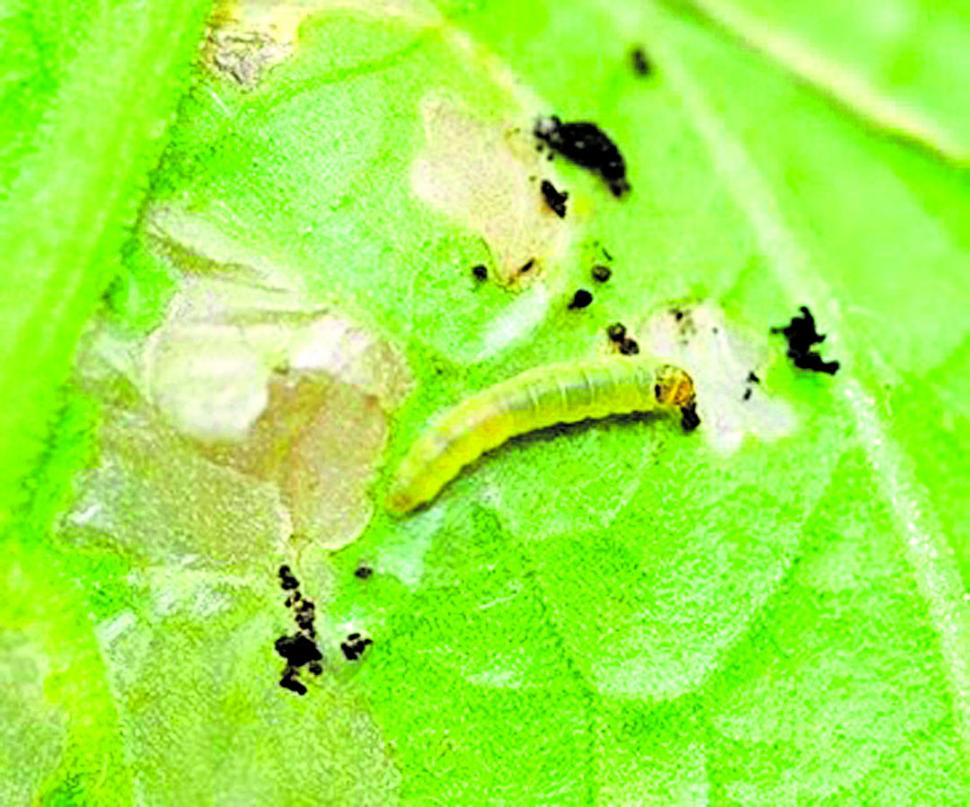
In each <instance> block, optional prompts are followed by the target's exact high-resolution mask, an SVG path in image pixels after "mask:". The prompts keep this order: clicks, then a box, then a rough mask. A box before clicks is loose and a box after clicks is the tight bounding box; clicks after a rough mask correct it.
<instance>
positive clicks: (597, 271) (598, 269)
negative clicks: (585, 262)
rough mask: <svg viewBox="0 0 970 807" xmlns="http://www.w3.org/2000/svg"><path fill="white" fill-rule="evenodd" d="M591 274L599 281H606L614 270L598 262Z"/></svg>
mask: <svg viewBox="0 0 970 807" xmlns="http://www.w3.org/2000/svg"><path fill="white" fill-rule="evenodd" d="M590 274H591V275H592V276H593V280H595V281H596V282H597V283H605V282H606V281H607V280H609V279H610V278H611V277H612V276H613V270H612V269H610V267H609V266H603V264H601V263H598V264H596V266H594V267H593V268H592V269H591V270H590Z"/></svg>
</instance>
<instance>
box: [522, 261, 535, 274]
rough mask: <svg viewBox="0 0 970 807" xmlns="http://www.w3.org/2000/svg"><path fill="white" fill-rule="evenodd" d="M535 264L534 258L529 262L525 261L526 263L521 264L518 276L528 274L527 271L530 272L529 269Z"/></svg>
mask: <svg viewBox="0 0 970 807" xmlns="http://www.w3.org/2000/svg"><path fill="white" fill-rule="evenodd" d="M535 264H536V259H535V258H529V260H527V261H526V262H525V263H524V264H522V266H521V267H520V268H519V274H520V275H524V274H525V273H526V272H528V271H529V270H530V269H531V268H532V267H533V266H535Z"/></svg>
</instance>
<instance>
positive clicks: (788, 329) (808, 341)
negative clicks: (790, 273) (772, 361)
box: [771, 305, 839, 375]
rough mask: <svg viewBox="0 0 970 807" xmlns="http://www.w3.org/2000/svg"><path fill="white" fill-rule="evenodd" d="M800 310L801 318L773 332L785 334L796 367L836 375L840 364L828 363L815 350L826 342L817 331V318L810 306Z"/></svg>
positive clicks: (798, 317) (794, 318) (795, 317)
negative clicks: (816, 346)
mask: <svg viewBox="0 0 970 807" xmlns="http://www.w3.org/2000/svg"><path fill="white" fill-rule="evenodd" d="M799 310H800V311H801V312H802V313H801V316H794V317H792V319H791V322H789V323H788V324H787V325H785V326H783V327H776V328H772V329H771V332H772V333H780V334H783V335H784V337H785V338H786V339H787V340H788V358H790V359H791V360H792V363H793V364H794V365H795V366H796V367H799V368H801V369H802V370H811V371H813V372H816V373H828V374H829V375H835V373H836V372H837V371H838V369H839V363H838V362H837V361H826V360H825V359H823V358H822V357H821V356H820V355H819V353H818V351H816V350H815V349H814V345H820V344H822V342H824V341H825V335H824V334H820V333H819V332H818V331H817V330H816V329H815V317H813V316H812V312H811V311H809V310H808V306H804V305H803V306H801V307H800V308H799Z"/></svg>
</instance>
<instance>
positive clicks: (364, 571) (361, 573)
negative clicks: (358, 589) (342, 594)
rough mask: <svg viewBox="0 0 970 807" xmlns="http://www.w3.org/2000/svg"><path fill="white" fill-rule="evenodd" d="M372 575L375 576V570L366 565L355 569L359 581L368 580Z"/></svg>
mask: <svg viewBox="0 0 970 807" xmlns="http://www.w3.org/2000/svg"><path fill="white" fill-rule="evenodd" d="M372 574H374V570H373V569H372V568H371V567H370V566H367V565H366V564H364V563H362V564H361V565H360V566H358V567H357V568H356V569H354V577H356V578H357V579H358V580H367V578H369V577H370V576H371V575H372Z"/></svg>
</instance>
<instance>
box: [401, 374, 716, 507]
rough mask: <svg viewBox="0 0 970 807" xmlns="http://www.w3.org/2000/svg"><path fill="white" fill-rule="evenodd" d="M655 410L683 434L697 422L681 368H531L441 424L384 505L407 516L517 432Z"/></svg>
mask: <svg viewBox="0 0 970 807" xmlns="http://www.w3.org/2000/svg"><path fill="white" fill-rule="evenodd" d="M656 408H661V409H673V410H679V411H680V413H681V417H682V424H683V427H684V429H685V430H688V431H689V430H691V429H693V428H695V427H696V426H697V425H698V424H699V423H700V420H699V419H698V417H697V410H696V406H695V392H694V382H693V380H692V379H691V377H690V376H689V375H688V374H687V373H686V372H685V371H684V370H681V369H680V368H679V367H674V366H673V365H670V364H662V363H659V362H656V361H652V360H650V359H644V358H642V357H637V358H636V359H623V358H619V357H615V356H614V357H611V358H609V359H600V360H597V361H589V362H586V363H579V364H575V363H571V364H556V365H550V366H548V367H538V368H535V369H532V370H527V371H526V372H524V373H521V374H520V375H517V376H515V377H513V378H510V379H508V380H507V381H503V382H501V383H499V384H496V385H495V386H492V387H489V388H488V389H486V390H483V391H482V392H480V393H478V394H477V395H473V396H472V397H471V398H468V399H466V400H465V401H462V402H461V403H459V404H458V405H457V406H455V407H453V408H452V409H449V410H447V411H446V412H445V413H444V414H442V415H441V416H440V417H439V418H437V419H436V420H435V421H434V422H433V423H432V424H431V426H430V427H429V428H428V429H427V431H425V432H424V433H423V434H422V435H421V436H420V437H419V438H418V439H417V441H415V443H414V444H413V445H412V446H411V448H410V450H409V451H408V453H407V454H406V455H405V457H404V459H403V461H402V462H401V465H400V467H399V468H398V470H397V474H396V475H395V477H394V479H393V481H392V483H391V488H390V493H389V494H388V497H387V507H388V509H389V510H390V511H391V512H393V513H398V514H404V513H408V512H410V511H411V510H414V509H415V508H416V507H419V506H421V505H423V504H426V503H428V502H430V501H431V500H432V499H434V498H435V496H437V495H438V493H439V492H440V491H441V489H442V488H443V487H444V486H445V485H447V484H448V483H449V482H450V481H451V480H452V479H454V478H455V477H456V476H457V475H458V472H459V471H461V469H462V468H463V467H464V466H466V465H468V464H469V463H471V462H474V461H475V460H476V459H477V458H478V457H479V456H481V455H482V454H484V453H485V452H486V451H490V450H492V449H493V448H496V447H497V446H499V445H501V444H502V443H504V442H505V441H506V440H508V439H509V438H511V437H514V436H516V435H518V434H524V433H525V432H531V431H535V430H536V429H542V428H545V427H547V426H552V425H554V424H556V423H576V422H578V421H581V420H587V419H597V418H604V417H608V416H609V415H620V414H628V413H630V412H646V411H649V410H651V409H656Z"/></svg>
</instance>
